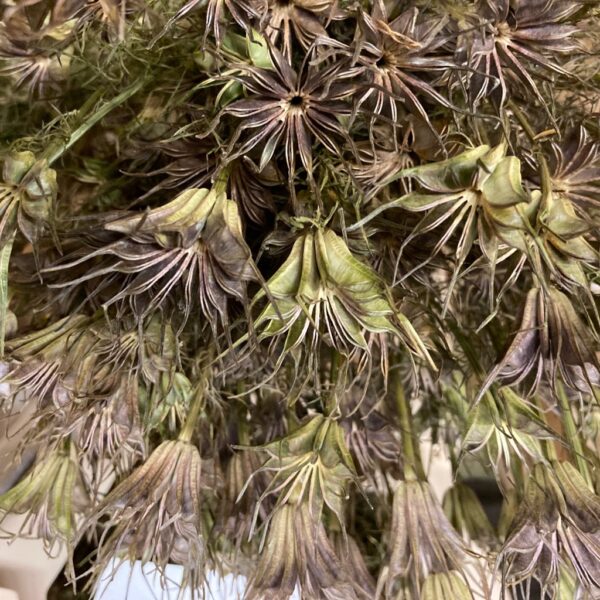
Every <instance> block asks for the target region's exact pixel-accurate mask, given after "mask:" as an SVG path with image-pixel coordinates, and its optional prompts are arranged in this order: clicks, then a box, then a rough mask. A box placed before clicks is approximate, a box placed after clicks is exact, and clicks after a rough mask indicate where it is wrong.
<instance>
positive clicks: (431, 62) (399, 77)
mask: <svg viewBox="0 0 600 600" xmlns="http://www.w3.org/2000/svg"><path fill="white" fill-rule="evenodd" d="M397 13H398V6H397V3H393V4H392V5H390V6H388V5H386V4H385V3H384V2H380V1H376V2H373V4H372V9H371V11H370V13H366V12H362V11H361V12H359V20H358V25H359V29H358V31H357V40H356V41H355V42H354V45H355V47H352V46H349V47H343V46H342V47H343V48H344V50H345V51H346V53H348V55H349V57H350V58H351V60H352V63H353V64H352V66H351V67H349V69H350V73H352V74H354V75H355V76H357V77H358V78H359V81H361V86H360V96H359V97H358V107H361V106H362V105H363V104H364V105H365V106H366V107H369V108H370V109H371V110H372V111H373V113H374V114H375V115H379V114H383V115H385V116H386V117H388V118H391V121H392V123H396V122H398V120H399V119H398V117H399V115H398V105H399V104H403V105H404V106H405V107H406V109H407V110H408V111H409V112H410V113H413V114H414V115H416V116H417V117H419V118H420V119H422V120H423V121H424V122H425V123H427V124H428V125H429V127H430V128H433V126H432V125H431V121H430V119H429V115H428V113H427V110H426V109H425V106H424V105H423V101H424V100H428V101H429V102H432V103H434V104H438V105H442V106H446V107H450V106H451V102H450V101H449V100H448V99H447V98H445V97H444V96H443V95H442V94H440V93H439V92H438V91H437V90H436V89H435V88H434V87H433V85H432V84H431V82H430V80H431V77H430V76H431V75H432V74H436V73H440V72H442V71H444V70H446V69H448V68H450V69H452V68H454V67H455V65H454V64H453V63H452V62H450V61H449V60H447V58H446V57H444V56H443V55H441V54H440V52H439V50H440V47H441V46H443V44H444V37H443V35H442V34H441V31H442V29H443V28H444V25H445V24H446V23H445V20H444V19H443V18H442V19H440V18H436V17H432V18H428V19H427V18H423V17H422V16H421V15H420V14H419V11H418V9H417V8H416V7H412V8H409V9H407V10H405V11H403V12H401V13H400V14H397ZM324 43H327V42H324ZM337 45H340V44H336V46H337ZM428 76H429V77H428Z"/></svg>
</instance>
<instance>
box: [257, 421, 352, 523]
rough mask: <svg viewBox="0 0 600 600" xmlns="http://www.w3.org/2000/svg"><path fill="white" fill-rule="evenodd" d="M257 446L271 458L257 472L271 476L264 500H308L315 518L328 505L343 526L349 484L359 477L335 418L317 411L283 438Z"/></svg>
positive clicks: (263, 496) (288, 502)
mask: <svg viewBox="0 0 600 600" xmlns="http://www.w3.org/2000/svg"><path fill="white" fill-rule="evenodd" d="M253 449H254V450H256V451H260V452H264V453H266V455H267V457H268V458H267V460H266V461H265V463H264V464H263V465H262V466H261V468H260V469H259V470H258V471H257V473H258V474H260V473H267V474H268V475H269V476H270V481H269V483H268V485H267V487H266V489H265V491H264V492H263V493H262V495H261V497H260V502H262V501H264V500H265V499H267V498H269V497H270V496H275V497H276V499H277V500H276V502H277V506H279V505H281V504H300V503H302V502H305V503H306V505H307V507H308V509H309V510H310V512H311V515H312V516H313V517H314V519H315V520H318V519H320V518H321V514H322V512H323V509H324V508H325V507H327V508H328V509H329V510H331V511H332V512H333V513H334V514H335V515H336V517H337V519H338V522H339V523H340V525H342V526H343V523H344V514H343V507H344V500H345V498H346V496H347V488H348V483H349V482H350V481H355V480H356V472H355V468H354V463H353V461H352V457H351V456H350V454H349V452H348V449H347V448H346V444H345V442H344V433H343V430H342V428H341V426H340V425H339V424H338V423H337V422H336V421H335V420H334V419H332V418H330V417H325V416H324V415H322V414H317V415H315V416H313V417H311V418H308V419H307V420H306V422H305V423H303V424H302V425H301V426H300V427H299V428H298V429H296V430H295V431H292V432H291V433H289V434H288V435H286V436H284V437H282V438H281V439H278V440H275V441H272V442H269V443H268V444H264V445H262V446H255V447H254V448H253ZM260 502H259V504H258V505H257V510H258V509H259V507H260Z"/></svg>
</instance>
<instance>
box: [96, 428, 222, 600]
mask: <svg viewBox="0 0 600 600" xmlns="http://www.w3.org/2000/svg"><path fill="white" fill-rule="evenodd" d="M202 463H203V461H202V459H201V457H200V453H199V451H198V448H196V446H194V445H193V444H190V443H188V442H185V441H179V440H175V441H166V442H163V443H162V444H161V445H160V446H158V448H156V449H155V450H154V452H152V454H151V455H150V456H149V457H148V458H147V459H146V461H145V462H144V464H143V465H141V466H140V467H138V468H137V469H136V470H135V471H134V472H133V473H131V475H129V476H128V477H126V478H125V479H124V480H123V481H121V482H120V483H119V484H118V485H117V486H116V487H115V488H114V489H113V490H112V491H111V492H110V493H109V494H108V496H106V498H104V500H102V502H100V504H99V505H98V506H97V507H96V508H95V509H94V512H93V513H92V514H91V515H90V516H89V518H88V526H92V525H95V524H96V523H102V524H103V525H104V526H105V527H106V533H105V534H104V535H103V536H102V537H101V538H100V542H99V547H98V559H97V563H96V565H97V567H98V569H99V573H100V572H101V570H102V568H103V567H105V566H106V564H108V562H109V561H110V560H111V559H112V557H113V556H115V555H116V556H117V557H121V558H123V559H128V560H130V561H134V560H136V559H139V560H141V561H142V562H144V563H145V562H148V561H151V562H153V563H154V564H155V565H156V566H157V567H158V568H159V569H161V570H162V569H164V568H165V567H166V565H167V564H169V563H175V564H179V565H182V566H183V569H184V571H183V579H182V586H183V587H190V588H191V589H197V588H198V586H199V585H200V584H201V583H202V581H203V578H204V565H205V561H206V559H207V555H206V542H205V539H204V523H203V515H202V510H203V508H202V490H203V489H204V488H210V487H211V486H212V485H214V477H213V475H212V474H211V473H210V471H208V472H206V473H205V470H206V468H205V467H203V464H202ZM105 519H107V520H106V521H105Z"/></svg>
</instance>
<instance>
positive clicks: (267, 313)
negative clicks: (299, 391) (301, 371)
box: [253, 227, 433, 366]
mask: <svg viewBox="0 0 600 600" xmlns="http://www.w3.org/2000/svg"><path fill="white" fill-rule="evenodd" d="M266 288H267V289H268V291H269V293H270V295H271V297H272V301H271V302H269V303H268V304H267V306H266V307H265V308H264V309H263V310H262V312H261V313H260V314H259V316H258V317H257V319H256V329H257V331H258V333H259V335H258V339H259V340H264V339H271V338H274V339H275V340H278V339H284V342H283V349H282V352H281V355H280V357H279V359H278V366H280V365H281V363H282V362H283V360H284V358H285V356H286V355H287V354H288V353H290V352H292V351H293V350H295V349H298V351H300V353H301V354H305V355H306V357H301V361H302V360H304V358H307V359H308V360H309V362H310V360H314V359H315V356H316V352H317V349H318V346H319V344H320V343H321V342H324V343H325V344H326V345H328V346H330V347H334V348H335V349H336V350H338V351H339V352H341V353H343V354H345V355H347V356H350V357H353V356H359V358H360V356H362V357H363V359H364V357H368V355H369V353H370V343H371V342H370V340H369V338H370V337H372V336H377V335H383V334H389V335H392V336H396V337H398V338H399V339H400V340H401V342H402V344H403V345H404V346H405V347H407V348H409V349H410V351H411V352H413V353H414V354H415V355H416V356H418V357H419V358H421V359H423V360H426V361H427V362H428V363H429V364H430V365H432V366H433V362H432V360H431V357H430V356H429V353H428V351H427V349H426V348H425V345H424V343H423V342H422V341H421V339H420V337H419V335H418V334H417V332H416V331H415V329H414V327H413V326H412V324H411V323H410V321H409V320H408V318H407V317H406V316H405V315H403V314H402V313H401V312H400V311H399V310H397V309H396V307H395V306H394V303H393V301H392V300H391V297H390V295H389V293H388V292H387V290H386V288H385V285H384V283H383V282H382V280H381V279H380V278H379V276H378V275H377V273H376V272H375V271H374V270H373V269H372V268H371V267H369V266H368V265H366V264H364V263H362V262H360V261H359V260H358V259H357V258H355V257H354V256H353V255H352V253H351V252H350V250H349V249H348V246H346V244H345V242H344V241H343V240H342V238H340V237H339V236H338V235H337V234H336V233H335V232H334V231H332V230H331V229H327V228H319V227H317V228H315V229H314V230H313V229H309V230H307V231H306V232H305V233H304V234H303V235H301V236H300V237H299V238H298V239H297V240H296V241H295V242H294V246H293V248H292V251H291V252H290V255H289V256H288V258H287V259H286V261H285V262H284V264H283V265H282V266H281V267H280V268H279V270H278V271H277V272H276V273H275V274H274V275H273V277H271V279H269V281H268V282H267V285H266ZM264 295H265V292H264V291H260V292H259V293H258V295H257V296H256V297H255V298H254V300H253V302H257V301H258V300H261V299H262V298H263V297H264Z"/></svg>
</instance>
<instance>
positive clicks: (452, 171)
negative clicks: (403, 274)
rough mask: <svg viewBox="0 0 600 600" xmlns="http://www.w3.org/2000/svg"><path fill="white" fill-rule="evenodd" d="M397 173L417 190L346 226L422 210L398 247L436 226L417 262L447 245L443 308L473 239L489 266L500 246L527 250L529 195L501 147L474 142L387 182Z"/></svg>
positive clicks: (518, 168) (512, 159)
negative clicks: (449, 261) (448, 272)
mask: <svg viewBox="0 0 600 600" xmlns="http://www.w3.org/2000/svg"><path fill="white" fill-rule="evenodd" d="M401 177H410V178H413V179H414V180H415V181H416V182H417V183H418V184H419V186H420V188H421V189H418V190H415V191H414V192H411V193H409V194H406V195H405V196H402V197H400V198H397V199H395V200H392V201H390V202H386V203H385V204H381V205H380V206H378V207H376V208H375V209H374V210H373V211H371V212H370V213H369V214H368V215H367V216H366V217H364V218H363V219H361V220H360V221H358V222H357V223H355V224H354V225H352V226H351V227H349V228H348V229H347V230H348V231H354V230H356V229H360V228H361V227H362V226H363V225H365V224H366V223H368V222H369V221H371V220H373V219H376V218H377V217H378V215H380V214H381V213H382V212H384V211H386V210H389V209H391V208H402V209H403V210H407V211H409V212H414V213H418V214H420V213H422V214H423V218H422V219H421V221H420V222H419V223H418V224H417V225H416V226H415V227H414V228H413V230H412V231H411V232H410V233H409V235H408V236H407V237H406V238H405V240H404V241H403V247H404V246H406V245H407V244H409V243H411V242H412V241H413V240H414V239H416V238H418V237H419V236H422V235H424V234H428V233H430V232H434V231H438V230H439V231H440V233H439V239H438V240H437V242H436V244H435V246H434V248H433V250H432V251H431V253H430V256H429V257H428V258H427V259H426V260H425V261H424V262H423V263H422V264H421V265H420V266H424V265H425V264H427V263H428V262H429V261H431V260H432V259H433V258H434V257H435V256H437V255H438V254H439V253H440V252H441V251H442V250H443V249H444V248H445V247H446V246H448V245H450V244H452V246H453V250H454V252H453V254H454V257H455V266H454V274H453V277H452V279H451V281H450V285H449V291H448V293H447V296H446V306H447V304H448V302H449V301H450V299H451V297H452V290H453V288H454V286H455V284H456V281H457V280H458V277H459V275H460V273H461V270H462V268H463V265H464V263H465V261H466V260H467V257H468V256H469V254H470V253H471V250H472V248H473V246H474V243H475V241H476V240H477V241H478V242H479V247H480V249H481V251H482V252H483V255H484V256H485V258H486V260H487V262H488V263H489V264H491V265H495V264H496V261H497V260H498V259H499V257H500V250H501V248H504V249H506V248H518V249H519V250H521V251H523V252H525V251H526V250H527V246H526V243H525V239H524V233H525V231H526V230H527V228H528V222H529V212H528V211H530V210H531V209H530V208H529V207H528V204H529V197H528V195H527V194H526V193H525V190H524V189H523V186H522V182H521V163H520V161H519V159H518V158H516V157H515V156H506V147H505V146H504V145H500V146H496V147H494V148H490V147H489V146H486V145H483V146H478V147H477V148H473V149H471V150H467V151H466V152H463V153H461V154H459V155H457V156H455V157H453V158H450V159H447V160H444V161H440V162H435V163H429V164H425V165H421V166H418V167H412V168H409V169H403V170H402V171H399V172H398V173H397V174H396V175H394V177H393V178H392V179H391V180H393V179H398V178H401ZM375 223H376V222H375ZM453 239H455V240H456V241H455V242H453V241H452V240H453ZM416 268H418V267H416ZM416 268H415V269H413V270H416Z"/></svg>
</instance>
